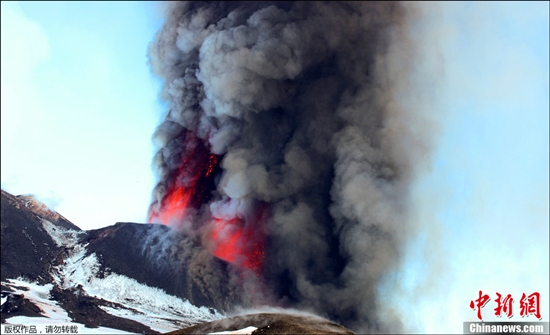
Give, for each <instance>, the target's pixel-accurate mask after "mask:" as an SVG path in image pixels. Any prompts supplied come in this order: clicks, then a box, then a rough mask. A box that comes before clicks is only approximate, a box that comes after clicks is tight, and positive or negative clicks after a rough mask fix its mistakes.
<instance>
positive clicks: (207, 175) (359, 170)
mask: <svg viewBox="0 0 550 335" xmlns="http://www.w3.org/2000/svg"><path fill="white" fill-rule="evenodd" d="M166 13H167V14H166V15H167V16H166V21H165V23H164V26H163V27H162V30H161V31H160V32H159V33H158V34H157V36H156V38H155V40H154V42H153V43H152V45H151V47H150V53H149V56H150V61H151V65H152V67H153V70H154V72H155V74H157V75H158V76H160V77H162V78H164V80H165V83H164V88H163V91H162V94H161V97H162V99H163V100H164V101H166V102H167V103H168V111H167V114H166V117H165V120H164V122H163V123H162V124H161V125H160V126H159V127H158V129H157V131H156V133H155V136H154V138H155V140H156V142H157V143H158V144H159V146H160V149H159V151H158V153H157V155H156V157H155V162H154V166H155V168H156V170H157V172H158V175H159V182H158V185H157V187H156V188H155V190H154V193H153V202H152V205H151V207H150V211H149V213H150V220H151V221H152V222H161V223H164V224H167V225H171V226H174V227H176V228H178V229H180V230H181V231H182V232H183V233H184V234H187V235H189V236H194V237H196V238H197V239H198V241H199V242H198V243H199V245H201V246H202V247H203V248H204V249H207V250H208V251H209V252H210V253H211V254H213V255H214V256H216V257H218V258H220V259H223V260H225V261H227V262H229V263H231V264H232V266H234V268H235V269H237V270H235V273H240V277H239V278H240V279H241V281H238V283H239V284H238V285H241V287H242V290H243V295H244V296H245V298H244V299H243V300H244V301H249V302H250V303H251V304H252V305H254V304H265V303H269V304H274V305H279V306H284V307H293V308H299V309H305V310H309V311H314V312H316V313H319V314H321V315H323V316H325V317H329V318H331V319H333V320H335V321H339V322H341V323H342V324H343V325H344V326H347V327H350V328H352V329H355V330H358V331H367V330H386V331H387V330H389V329H390V328H387V324H388V321H394V320H382V319H381V318H380V317H379V313H378V307H377V306H378V305H377V304H378V297H377V294H376V292H377V291H376V289H377V287H378V285H379V284H380V280H381V278H382V276H383V275H384V274H386V273H387V271H389V270H391V269H392V268H393V267H394V266H395V265H396V264H397V262H398V261H399V251H400V245H401V243H402V242H403V236H404V232H405V231H406V230H407V229H406V227H404V225H405V221H406V220H405V219H406V209H407V208H406V207H407V206H406V205H407V192H408V185H409V184H410V176H411V174H412V172H413V164H412V162H414V161H415V160H417V159H419V158H418V157H419V155H417V153H419V152H422V149H423V147H424V144H423V141H422V139H421V138H420V137H419V136H417V135H418V134H420V133H422V129H419V128H418V127H417V126H415V128H414V129H413V127H412V126H411V125H412V124H414V122H413V121H412V120H414V119H415V115H414V113H415V112H414V110H408V109H407V108H405V107H406V106H405V107H404V104H403V103H402V102H400V101H399V94H400V92H402V91H403V90H406V88H407V87H406V85H407V82H408V81H407V80H408V66H409V64H410V63H411V59H412V58H413V54H414V53H413V52H412V51H410V50H411V49H410V48H411V45H409V44H410V43H409V44H407V43H408V42H407V39H406V38H404V37H403V36H405V35H406V34H405V31H404V30H405V28H404V26H405V22H406V19H407V11H406V10H405V8H404V7H403V6H402V5H401V4H398V3H387V2H383V3H361V2H348V3H344V2H327V3H318V2H295V3H291V2H282V3H270V2H265V3H264V2H242V3H241V2H220V3H218V2H196V3H195V2H190V3H171V4H170V5H169V8H168V9H167V11H166ZM409 51H410V52H409ZM417 156H418V157H417ZM238 269H240V270H238ZM239 271H240V272H239ZM235 276H237V275H235ZM237 277H238V276H237ZM394 326H395V324H394ZM393 330H399V328H393Z"/></svg>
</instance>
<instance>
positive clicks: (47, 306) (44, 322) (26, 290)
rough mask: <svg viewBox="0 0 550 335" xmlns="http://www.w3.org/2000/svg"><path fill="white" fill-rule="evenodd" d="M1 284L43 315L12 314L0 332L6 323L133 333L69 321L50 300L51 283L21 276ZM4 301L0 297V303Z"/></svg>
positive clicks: (94, 332) (95, 332)
mask: <svg viewBox="0 0 550 335" xmlns="http://www.w3.org/2000/svg"><path fill="white" fill-rule="evenodd" d="M2 285H5V286H8V287H10V288H11V289H12V292H10V293H11V294H19V295H23V296H24V297H25V298H26V299H28V300H29V301H30V302H32V303H33V304H34V305H36V306H37V307H38V308H40V309H41V310H42V314H43V315H44V317H27V316H14V317H11V318H7V319H6V324H2V334H6V333H7V331H6V330H5V328H6V325H34V326H37V330H40V329H43V328H44V327H45V326H52V325H63V326H72V325H76V326H78V328H79V334H133V333H129V332H126V331H122V330H118V329H113V328H106V327H99V328H87V327H85V326H84V325H83V324H81V323H75V322H71V318H70V317H69V315H68V314H67V311H66V310H64V309H63V308H62V307H60V306H59V305H58V304H57V302H56V301H53V300H50V299H49V298H50V291H51V289H52V288H53V285H52V284H46V285H39V284H36V283H31V282H27V281H25V280H23V279H21V278H18V279H7V280H6V281H5V282H2ZM4 302H5V300H4V298H3V299H2V304H3V303H4Z"/></svg>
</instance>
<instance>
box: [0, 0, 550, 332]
mask: <svg viewBox="0 0 550 335" xmlns="http://www.w3.org/2000/svg"><path fill="white" fill-rule="evenodd" d="M423 8H424V9H423V10H424V11H425V12H426V17H427V18H428V20H427V22H426V24H425V25H423V27H421V28H419V31H420V32H423V33H424V35H422V36H425V37H423V38H419V39H420V40H422V42H421V43H424V46H425V50H426V54H428V55H430V56H429V57H435V58H437V59H438V60H439V61H438V64H439V66H441V68H440V69H439V70H438V71H439V72H440V75H441V78H440V79H439V81H438V82H437V83H436V86H437V87H436V90H434V94H436V99H435V100H436V103H435V104H434V106H435V108H434V109H433V110H432V111H430V112H431V113H432V116H433V119H434V121H435V123H434V124H435V126H434V127H435V129H436V136H435V139H434V142H433V148H432V153H431V156H430V166H429V168H428V169H427V170H426V171H425V172H424V173H423V174H421V175H419V176H418V180H417V182H416V183H415V185H414V188H413V190H412V206H411V207H412V212H411V220H412V221H414V224H415V225H416V226H419V227H420V229H419V232H418V234H417V235H415V236H413V238H411V242H410V244H409V248H408V251H407V258H406V262H405V263H404V264H403V266H402V268H401V269H400V270H399V273H398V277H399V278H400V285H402V288H403V289H404V290H405V292H404V293H403V295H402V296H400V299H398V301H396V300H391V299H390V300H391V301H388V303H392V304H393V306H394V307H395V308H396V309H398V310H399V309H402V310H401V311H400V312H401V313H402V314H404V315H407V317H408V318H409V320H408V322H410V323H411V324H418V327H420V328H419V329H420V331H421V332H422V331H427V332H432V331H439V332H443V331H451V332H459V331H461V328H458V329H457V328H456V327H461V325H462V321H467V320H474V317H475V312H473V311H471V310H469V309H468V308H467V306H468V304H469V302H470V300H472V299H475V297H476V296H475V295H476V294H477V292H478V290H480V289H481V290H484V291H487V293H489V294H490V295H491V298H492V299H494V292H497V291H499V292H501V293H503V292H507V293H512V294H513V296H514V297H515V298H516V302H517V301H518V300H519V297H520V295H521V292H523V291H525V292H526V293H531V292H533V291H537V290H538V291H540V292H541V295H542V297H543V321H548V315H549V314H548V312H549V309H550V307H549V305H548V301H549V299H548V298H549V294H550V292H549V291H548V272H549V268H548V267H549V265H548V264H549V260H548V233H549V232H548V225H549V205H548V203H549V177H548V176H549V93H548V92H549V61H548V59H549V51H548V50H549V35H548V34H549V33H548V32H549V17H548V12H549V8H548V2H538V3H524V2H521V3H445V4H433V5H428V4H426V6H424V7H423ZM159 13H160V10H159V9H158V7H157V5H156V4H151V3H148V2H90V3H87V2H82V3H80V2H79V3H75V2H54V3H41V2H28V3H27V2H25V3H15V2H10V3H5V2H2V20H1V22H2V39H1V40H2V48H1V50H2V57H1V59H2V71H1V74H2V109H1V110H2V114H1V127H2V129H1V130H2V131H1V135H2V141H1V145H2V147H1V149H2V150H1V158H2V159H1V181H2V188H3V189H5V190H7V191H9V192H11V193H14V194H23V193H33V194H36V195H37V196H38V197H39V199H41V200H43V201H45V202H46V203H47V204H49V205H51V206H52V207H54V208H55V209H56V210H57V211H58V212H60V213H61V214H63V215H64V216H66V217H67V218H68V219H69V220H71V221H73V222H74V223H75V224H77V225H78V226H80V227H81V228H83V229H94V228H100V227H104V226H107V225H110V224H113V223H115V222H117V221H135V222H144V221H145V219H146V212H147V207H148V205H149V201H150V195H151V191H152V188H153V185H154V174H153V172H152V170H151V160H152V156H153V153H154V148H153V146H152V143H151V135H152V134H153V131H154V129H155V127H156V125H157V124H158V122H159V120H160V116H161V114H162V107H161V105H160V103H159V102H158V100H157V92H158V89H159V82H158V80H157V79H155V78H153V76H152V75H151V73H150V70H149V68H148V66H147V64H146V63H147V57H146V49H147V45H148V43H149V42H150V41H151V40H152V38H153V36H154V33H155V32H156V30H158V28H159V27H160V25H161V15H160V14H159ZM435 58H434V59H435ZM427 61H428V62H429V61H430V58H427ZM394 298H395V294H394ZM442 306H449V307H448V308H442ZM517 306H518V305H516V307H517ZM484 312H485V313H486V314H487V315H489V314H492V313H491V309H490V308H486V309H485V310H484ZM517 314H519V311H518V312H517ZM517 319H518V316H517V315H516V317H515V318H514V319H512V320H517ZM529 321H533V320H529Z"/></svg>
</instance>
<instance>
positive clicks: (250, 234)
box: [210, 215, 265, 275]
mask: <svg viewBox="0 0 550 335" xmlns="http://www.w3.org/2000/svg"><path fill="white" fill-rule="evenodd" d="M255 221H256V220H255ZM213 225H214V228H213V230H212V233H211V235H210V240H211V241H212V242H214V250H213V254H214V256H216V257H218V258H220V259H223V260H224V261H227V262H229V263H231V264H235V265H238V266H242V267H245V268H248V269H252V270H254V272H255V273H256V275H259V273H260V272H261V270H262V268H263V258H264V254H265V253H264V244H265V233H264V231H263V215H260V218H259V219H258V220H257V221H256V222H253V223H252V224H250V223H249V224H247V223H246V222H245V221H244V220H242V219H239V218H235V219H231V220H223V219H219V218H214V221H213Z"/></svg>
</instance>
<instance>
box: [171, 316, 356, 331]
mask: <svg viewBox="0 0 550 335" xmlns="http://www.w3.org/2000/svg"><path fill="white" fill-rule="evenodd" d="M250 326H253V327H256V328H258V329H256V330H255V331H254V332H252V334H355V333H354V332H352V331H351V330H349V329H347V328H345V327H343V326H340V325H339V324H336V323H334V322H330V321H328V320H326V319H322V318H320V317H317V316H309V315H297V314H282V313H260V314H249V315H240V316H234V317H231V318H227V319H222V320H217V321H212V322H207V323H203V324H200V325H196V326H193V327H188V328H185V329H181V330H176V331H173V332H170V333H167V334H174V335H175V334H207V333H212V332H220V331H224V330H229V331H232V330H238V329H243V328H246V327H250Z"/></svg>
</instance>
